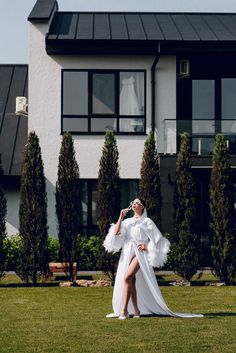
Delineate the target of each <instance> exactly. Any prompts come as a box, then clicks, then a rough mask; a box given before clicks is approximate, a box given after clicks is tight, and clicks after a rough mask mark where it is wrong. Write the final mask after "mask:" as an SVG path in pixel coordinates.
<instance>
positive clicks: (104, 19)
mask: <svg viewBox="0 0 236 353" xmlns="http://www.w3.org/2000/svg"><path fill="white" fill-rule="evenodd" d="M110 38H111V35H110V25H109V16H108V15H107V14H95V15H94V39H95V40H100V39H110Z"/></svg>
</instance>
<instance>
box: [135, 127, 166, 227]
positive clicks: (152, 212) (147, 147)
mask: <svg viewBox="0 0 236 353" xmlns="http://www.w3.org/2000/svg"><path fill="white" fill-rule="evenodd" d="M140 175H141V179H140V183H139V195H140V197H141V198H142V199H144V200H145V202H146V208H147V213H148V216H149V217H150V218H151V219H152V220H153V222H154V223H155V224H156V225H157V226H158V227H160V226H161V188H160V169H159V160H158V155H157V149H156V142H155V136H154V132H153V131H151V132H150V134H149V136H148V138H147V139H146V141H145V144H144V152H143V159H142V164H141V170H140Z"/></svg>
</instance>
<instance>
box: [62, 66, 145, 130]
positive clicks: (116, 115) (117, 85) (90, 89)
mask: <svg viewBox="0 0 236 353" xmlns="http://www.w3.org/2000/svg"><path fill="white" fill-rule="evenodd" d="M65 72H87V73H88V115H80V114H76V115H75V114H63V98H64V97H63V86H64V80H63V78H64V73H65ZM121 72H142V73H143V74H144V114H143V115H120V114H119V96H120V73H121ZM97 73H98V74H111V73H112V74H114V75H115V98H114V100H115V113H114V114H93V113H92V110H93V79H92V78H93V74H97ZM146 91H147V88H146V70H145V69H137V70H132V69H115V70H111V69H110V70H106V69H105V70H102V69H89V70H86V69H62V70H61V134H63V133H64V132H65V131H68V132H70V133H71V134H72V135H104V134H105V133H106V131H91V121H92V119H100V118H108V119H111V120H112V119H115V120H116V131H114V133H115V134H116V135H146V124H147V116H146V114H147V112H146V110H147V109H146V101H147V98H146ZM67 118H71V119H78V118H84V119H86V120H87V123H88V125H87V126H88V130H87V131H73V130H66V129H64V128H63V120H64V119H67ZM121 119H143V121H144V130H143V131H142V132H137V131H127V132H124V131H120V120H121Z"/></svg>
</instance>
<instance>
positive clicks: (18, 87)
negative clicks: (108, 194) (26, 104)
mask: <svg viewBox="0 0 236 353" xmlns="http://www.w3.org/2000/svg"><path fill="white" fill-rule="evenodd" d="M17 96H26V97H27V96H28V66H27V65H0V153H1V156H2V167H3V170H4V175H20V174H21V166H22V162H23V151H24V147H25V144H26V141H27V129H28V119H27V118H26V117H21V116H17V115H15V106H16V97H17Z"/></svg>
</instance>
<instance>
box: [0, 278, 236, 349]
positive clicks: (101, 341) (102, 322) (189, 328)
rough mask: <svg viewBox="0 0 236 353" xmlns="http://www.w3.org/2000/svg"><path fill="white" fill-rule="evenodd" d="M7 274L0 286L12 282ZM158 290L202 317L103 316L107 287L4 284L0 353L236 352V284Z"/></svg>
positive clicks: (174, 307) (177, 308) (171, 304)
mask: <svg viewBox="0 0 236 353" xmlns="http://www.w3.org/2000/svg"><path fill="white" fill-rule="evenodd" d="M11 276H12V277H11ZM11 276H10V277H8V276H7V277H6V278H5V279H4V281H3V282H2V284H4V283H5V285H6V284H7V283H9V281H10V282H11V281H12V283H13V281H14V280H16V278H15V277H14V275H11ZM162 278H163V277H162ZM161 291H162V294H163V296H164V298H165V300H166V302H167V303H168V306H169V307H170V308H171V309H172V310H173V311H178V312H193V313H203V314H205V317H204V318H194V319H193V318H192V319H176V318H170V317H168V318H167V317H149V318H141V319H129V320H124V321H119V320H116V319H106V318H105V315H106V314H107V313H109V312H111V297H112V288H80V287H72V288H59V287H51V288H48V287H41V288H27V287H16V288H11V287H4V286H3V287H2V288H0V303H1V315H0V353H23V352H24V353H64V352H66V353H80V352H81V353H95V352H96V353H111V352H112V353H121V352H122V353H126V352H127V353H144V352H148V353H154V352H158V353H200V352H201V353H205V352H207V353H234V352H236V338H235V332H236V307H235V303H236V287H235V286H231V287H211V286H193V287H172V286H163V287H161Z"/></svg>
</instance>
